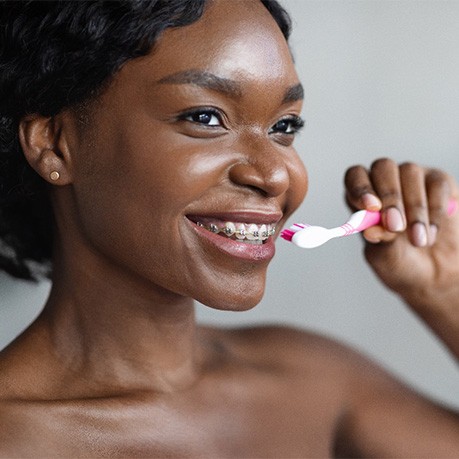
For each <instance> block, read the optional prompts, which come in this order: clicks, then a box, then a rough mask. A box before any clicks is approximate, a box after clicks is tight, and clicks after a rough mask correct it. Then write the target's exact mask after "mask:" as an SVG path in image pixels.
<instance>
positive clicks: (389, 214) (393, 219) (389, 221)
mask: <svg viewBox="0 0 459 459" xmlns="http://www.w3.org/2000/svg"><path fill="white" fill-rule="evenodd" d="M385 216H386V227H387V229H388V230H389V231H393V232H394V233H397V232H399V231H403V230H404V229H405V223H404V222H403V217H402V214H401V213H400V211H399V210H398V209H397V208H395V207H389V208H388V209H387V210H386V212H385Z"/></svg>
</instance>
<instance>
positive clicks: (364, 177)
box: [344, 166, 381, 211]
mask: <svg viewBox="0 0 459 459" xmlns="http://www.w3.org/2000/svg"><path fill="white" fill-rule="evenodd" d="M344 185H345V187H346V201H347V203H348V204H349V206H350V207H352V208H354V209H366V210H372V211H377V210H380V209H381V201H380V199H379V198H378V197H377V196H376V192H375V190H374V189H373V185H372V183H371V180H370V176H369V174H368V171H367V169H366V168H364V167H363V166H354V167H351V168H349V169H348V170H347V171H346V174H345V176H344Z"/></svg>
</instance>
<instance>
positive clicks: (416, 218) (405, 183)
mask: <svg viewBox="0 0 459 459" xmlns="http://www.w3.org/2000/svg"><path fill="white" fill-rule="evenodd" d="M399 170H400V181H401V184H402V192H403V202H404V205H405V216H406V220H407V227H408V237H409V239H410V241H411V243H412V244H413V245H414V246H416V247H425V246H426V245H427V243H428V231H429V229H430V225H429V211H428V199H427V192H426V185H425V170H424V168H423V167H421V166H419V165H417V164H414V163H404V164H401V165H400V169H399Z"/></svg>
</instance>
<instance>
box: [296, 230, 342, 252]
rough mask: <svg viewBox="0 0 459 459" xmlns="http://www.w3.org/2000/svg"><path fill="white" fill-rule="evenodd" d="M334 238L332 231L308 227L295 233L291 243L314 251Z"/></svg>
mask: <svg viewBox="0 0 459 459" xmlns="http://www.w3.org/2000/svg"><path fill="white" fill-rule="evenodd" d="M333 237H335V235H334V234H333V232H332V231H330V230H328V229H327V228H324V227H322V226H308V227H307V228H303V229H302V230H301V231H297V232H295V234H294V235H293V236H292V242H293V243H294V244H295V245H296V246H298V247H301V248H303V249H314V248H316V247H319V246H321V245H322V244H325V243H326V242H327V241H329V240H330V239H332V238H333Z"/></svg>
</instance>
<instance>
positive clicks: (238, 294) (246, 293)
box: [195, 283, 265, 312]
mask: <svg viewBox="0 0 459 459" xmlns="http://www.w3.org/2000/svg"><path fill="white" fill-rule="evenodd" d="M216 293H217V292H216ZM222 293H223V292H221V291H219V292H218V294H215V295H213V296H212V297H209V296H206V297H201V298H199V297H197V298H195V299H196V300H197V301H199V302H200V303H202V304H204V305H205V306H208V307H210V308H212V309H218V310H221V311H234V312H236V311H241V312H242V311H248V310H249V309H252V308H254V307H255V306H256V305H257V304H258V303H260V301H261V300H262V298H263V295H264V293H265V284H264V283H263V285H260V286H257V287H256V286H254V285H252V286H250V287H248V286H247V285H240V286H239V287H238V288H234V289H231V290H228V291H226V292H224V293H223V294H222Z"/></svg>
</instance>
